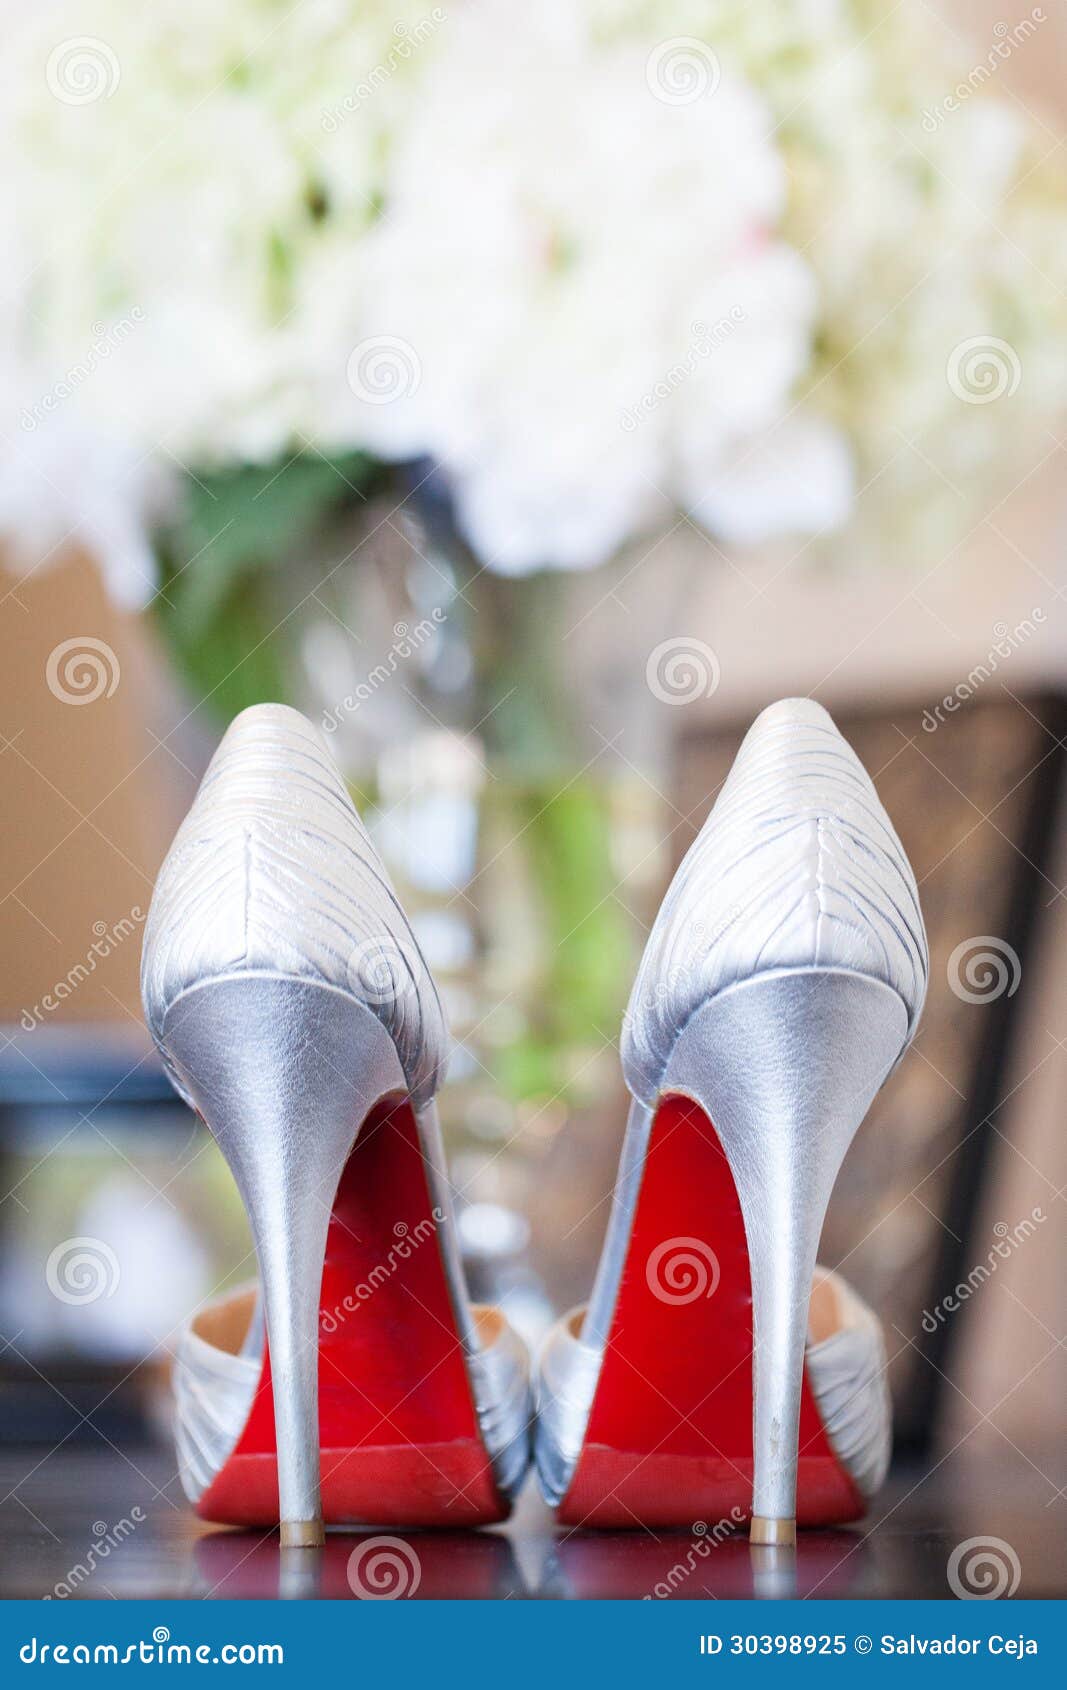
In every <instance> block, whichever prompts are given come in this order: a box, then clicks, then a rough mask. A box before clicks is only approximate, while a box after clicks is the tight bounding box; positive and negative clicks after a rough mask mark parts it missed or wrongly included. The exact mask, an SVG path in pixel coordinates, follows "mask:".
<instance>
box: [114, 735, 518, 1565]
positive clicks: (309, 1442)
mask: <svg viewBox="0 0 1067 1690" xmlns="http://www.w3.org/2000/svg"><path fill="white" fill-rule="evenodd" d="M142 993H143V997H144V1003H145V1014H146V1019H147V1021H148V1025H149V1027H150V1029H151V1031H152V1034H153V1036H154V1038H155V1040H156V1043H157V1045H158V1048H159V1051H160V1054H161V1056H162V1058H163V1062H164V1065H165V1066H166V1068H167V1071H168V1073H169V1074H170V1076H171V1078H172V1080H173V1082H174V1084H175V1086H176V1088H177V1090H178V1091H179V1092H180V1094H181V1095H182V1096H183V1097H184V1098H185V1099H186V1101H187V1102H188V1103H189V1104H190V1105H191V1106H192V1107H193V1108H194V1109H196V1110H197V1112H198V1113H199V1114H200V1115H201V1116H202V1118H203V1119H204V1120H205V1121H206V1123H207V1125H208V1127H209V1128H210V1130H211V1132H212V1133H213V1134H214V1136H215V1138H216V1140H217V1142H218V1144H219V1146H220V1148H221V1149H222V1152H223V1154H224V1156H225V1158H226V1160H227V1162H228V1163H229V1166H230V1168H231V1169H232V1171H233V1175H234V1178H235V1180H236V1183H237V1187H238V1190H239V1191H240V1194H241V1197H242V1199H243V1200H244V1204H245V1208H246V1210H247V1212H248V1216H249V1221H250V1224H251V1228H252V1234H253V1239H254V1243H255V1248H256V1255H257V1257H258V1261H259V1269H260V1276H261V1283H262V1308H261V1305H260V1297H259V1295H258V1293H257V1292H256V1291H255V1289H252V1290H250V1291H243V1292H238V1293H235V1294H231V1295H229V1296H226V1297H223V1298H221V1299H219V1300H218V1301H216V1302H213V1303H210V1304H208V1305H207V1306H206V1307H205V1308H203V1309H202V1310H201V1311H200V1312H199V1313H198V1314H197V1315H196V1316H195V1317H194V1318H193V1319H192V1320H191V1321H190V1322H189V1323H188V1325H187V1326H186V1327H185V1328H184V1329H183V1330H182V1332H181V1334H180V1336H179V1340H178V1345H177V1352H176V1357H175V1369H174V1384H175V1395H176V1402H177V1415H176V1435H177V1442H178V1452H179V1462H180V1473H181V1478H182V1483H183V1485H184V1487H185V1489H186V1492H187V1494H188V1495H189V1497H190V1498H191V1500H192V1501H193V1502H194V1503H195V1504H196V1507H197V1511H198V1513H200V1514H201V1515H202V1517H203V1518H205V1519H210V1520H221V1521H225V1522H227V1523H230V1524H237V1525H269V1524H273V1523H274V1522H276V1521H277V1522H278V1523H279V1525H280V1527H281V1538H282V1543H283V1544H284V1545H285V1546H287V1547H300V1546H308V1545H314V1544H316V1543H321V1541H322V1535H323V1522H324V1520H326V1521H334V1522H337V1523H346V1524H347V1523H354V1522H357V1521H364V1522H367V1523H375V1524H383V1525H384V1524H398V1525H400V1524H404V1525H435V1524H449V1525H456V1526H462V1525H477V1524H481V1523H484V1522H488V1521H492V1520H498V1519H502V1518H504V1517H505V1516H506V1514H507V1513H508V1512H509V1509H510V1500H511V1497H512V1495H513V1494H514V1492H515V1490H516V1488H517V1486H518V1484H519V1483H520V1482H521V1479H522V1477H523V1474H524V1472H525V1469H526V1464H527V1459H528V1427H529V1400H528V1374H527V1360H526V1354H525V1350H524V1348H523V1346H522V1344H521V1342H520V1340H519V1339H518V1338H517V1337H516V1336H515V1334H514V1333H513V1332H512V1331H511V1329H510V1327H509V1326H508V1324H507V1321H506V1320H505V1319H504V1317H503V1315H502V1314H501V1313H500V1312H499V1311H498V1310H495V1309H488V1308H475V1307H473V1306H472V1305H471V1303H470V1301H469V1299H468V1296H467V1290H466V1285H465V1283H464V1279H463V1273H462V1268H461V1265H460V1259H459V1252H458V1248H457V1245H456V1239H455V1227H454V1221H453V1216H452V1206H451V1197H450V1191H449V1186H448V1180H447V1175H446V1172H445V1165H444V1157H443V1153H442V1148H441V1139H440V1132H439V1129H438V1125H437V1115H436V1107H435V1103H434V1096H435V1093H436V1090H437V1087H438V1084H439V1083H440V1079H441V1077H442V1075H443V1072H444V1067H445V1059H446V1050H447V1035H446V1032H445V1026H444V1020H443V1017H442V1013H441V1007H440V1003H439V1001H438V998H437V993H436V991H435V989H434V986H433V982H432V980H431V978H430V974H429V971H428V969H427V967H426V963H425V960H424V958H423V957H422V954H421V952H420V950H419V947H418V945H417V943H416V940H415V937H414V934H413V933H412V931H411V928H410V927H409V925H408V923H407V921H406V919H405V917H404V914H403V911H402V910H401V908H400V906H399V904H398V902H397V899H396V895H395V893H394V892H393V889H392V887H391V886H390V884H389V881H388V878H387V876H386V873H385V870H384V868H383V866H382V864H381V862H380V861H379V859H378V857H377V854H376V852H375V850H374V847H373V845H372V844H371V842H370V839H369V838H368V836H367V834H366V831H365V830H364V828H363V826H362V823H361V822H360V820H359V817H358V815H357V814H356V812H355V809H354V808H353V806H352V802H351V800H350V798H349V796H348V793H347V791H346V789H345V787H344V785H343V783H342V781H341V780H340V778H339V776H338V774H337V771H336V769H335V768H334V766H333V764H332V762H331V760H330V758H329V755H328V753H327V752H326V749H325V747H324V745H323V743H322V741H321V740H320V739H319V737H318V735H317V733H316V732H315V730H314V729H313V728H312V727H311V724H310V723H309V722H306V721H305V720H304V718H303V717H302V716H299V715H298V714H297V713H296V711H294V710H287V709H285V708H283V707H281V706H278V705H263V706H258V707H256V708H255V709H252V710H248V711H245V712H244V713H243V715H241V716H239V717H238V718H237V720H236V721H235V722H234V723H233V725H232V726H231V728H230V730H229V732H228V733H227V734H226V737H225V739H224V740H223V743H222V745H221V746H220V747H219V750H218V752H217V753H216V755H215V757H214V759H213V760H212V763H211V766H210V768H209V769H208V772H207V774H206V775H205V777H204V781H203V783H202V785H201V789H200V792H199V794H198V796H197V799H196V802H195V803H194V805H193V808H192V810H191V811H190V812H189V815H188V816H187V818H186V820H185V822H184V823H183V825H182V827H181V829H180V830H179V832H178V835H177V837H176V838H175V841H174V844H173V846H172V847H171V851H170V853H169V855H168V857H167V860H166V862H165V863H164V865H163V868H162V869H161V871H160V875H159V879H158V882H157V885H156V890H155V894H154V896H153V900H152V907H151V910H150V912H149V919H148V923H147V927H146V933H145V946H144V958H143V967H142Z"/></svg>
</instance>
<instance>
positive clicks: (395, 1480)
mask: <svg viewBox="0 0 1067 1690" xmlns="http://www.w3.org/2000/svg"><path fill="white" fill-rule="evenodd" d="M319 1440H320V1449H321V1472H322V1506H323V1516H324V1518H325V1520H326V1521H327V1522H328V1523H330V1524H338V1525H339V1524H346V1525H347V1524H352V1523H354V1522H357V1521H359V1522H365V1523H368V1524H370V1523H373V1524H375V1525H404V1526H415V1525H418V1526H472V1525H485V1524H488V1523H489V1522H491V1521H494V1520H502V1519H504V1518H506V1516H507V1514H508V1512H509V1509H508V1504H507V1503H506V1502H505V1500H504V1499H503V1497H502V1496H501V1495H500V1493H499V1491H498V1490H497V1487H496V1484H495V1481H494V1478H493V1473H492V1468H491V1465H490V1462H489V1457H488V1453H487V1451H486V1449H485V1445H484V1443H483V1442H482V1436H481V1431H480V1428H479V1425H478V1419H477V1415H476V1413H475V1408H474V1401H473V1398H472V1396H471V1387H470V1380H469V1377H468V1374H467V1367H466V1362H465V1360H464V1356H463V1350H462V1346H461V1344H460V1339H459V1334H458V1331H457V1329H456V1322H455V1317H454V1315H453V1311H452V1305H451V1302H450V1299H449V1295H448V1284H447V1281H446V1279H445V1273H444V1268H443V1266H442V1262H441V1255H440V1249H439V1245H438V1238H437V1224H436V1221H435V1218H434V1213H433V1210H432V1208H431V1201H430V1191H429V1187H428V1185H427V1182H426V1170H425V1166H424V1163H423V1158H422V1150H421V1146H420V1143H419V1135H418V1128H417V1125H416V1122H415V1117H414V1114H413V1112H412V1110H411V1108H410V1106H409V1104H408V1103H407V1102H406V1101H405V1102H403V1103H396V1102H389V1103H385V1104H380V1105H379V1106H378V1107H377V1108H376V1109H375V1110H373V1111H372V1112H371V1114H370V1115H369V1116H368V1118H367V1120H366V1122H365V1123H364V1125H363V1129H362V1131H361V1132H360V1134H359V1137H358V1139H357V1141H356V1144H355V1147H354V1148H353V1150H352V1153H351V1155H350V1156H349V1159H348V1162H347V1164H346V1166H345V1169H344V1172H343V1174H342V1176H341V1180H340V1183H339V1185H338V1188H337V1194H336V1197H335V1199H334V1206H333V1213H332V1215H331V1217H330V1226H329V1232H328V1235H327V1243H326V1261H325V1265H324V1268H323V1275H322V1290H321V1293H320V1298H319ZM197 1513H198V1514H199V1515H200V1516H201V1518H202V1519H205V1520H215V1521H219V1522H222V1523H225V1524H227V1525H237V1526H273V1525H276V1524H277V1522H278V1464H277V1445H276V1441H275V1434H274V1395H273V1391H272V1389H271V1378H270V1358H269V1356H268V1355H267V1354H266V1353H265V1354H264V1358H263V1371H262V1374H261V1375H260V1380H259V1384H258V1386H257V1388H256V1394H255V1397H254V1399H253V1402H252V1407H251V1409H250V1410H249V1414H248V1420H247V1422H246V1424H245V1428H244V1431H243V1432H242V1433H241V1436H240V1438H239V1439H238V1441H237V1444H236V1446H235V1448H234V1451H233V1453H232V1455H231V1456H230V1458H229V1460H228V1461H227V1462H226V1464H225V1466H224V1467H223V1468H222V1469H221V1471H220V1472H219V1473H218V1474H217V1475H216V1477H215V1479H214V1481H213V1483H212V1484H211V1486H210V1487H209V1489H208V1490H207V1491H206V1492H205V1493H204V1495H203V1496H202V1497H201V1498H200V1501H199V1503H198V1504H197Z"/></svg>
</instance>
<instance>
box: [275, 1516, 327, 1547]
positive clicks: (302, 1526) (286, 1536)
mask: <svg viewBox="0 0 1067 1690" xmlns="http://www.w3.org/2000/svg"><path fill="white" fill-rule="evenodd" d="M278 1530H279V1534H280V1536H281V1546H282V1548H283V1549H320V1548H321V1547H322V1545H323V1544H324V1543H325V1542H326V1533H325V1532H324V1531H323V1529H322V1521H321V1520H283V1521H282V1522H281V1525H280V1526H279V1528H278Z"/></svg>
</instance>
